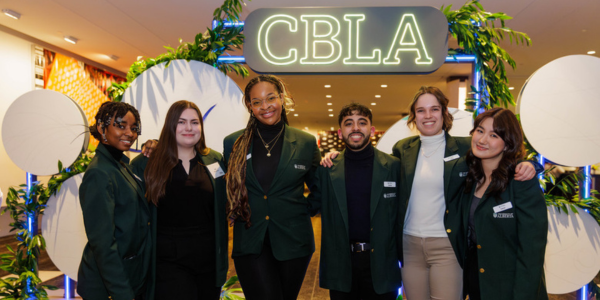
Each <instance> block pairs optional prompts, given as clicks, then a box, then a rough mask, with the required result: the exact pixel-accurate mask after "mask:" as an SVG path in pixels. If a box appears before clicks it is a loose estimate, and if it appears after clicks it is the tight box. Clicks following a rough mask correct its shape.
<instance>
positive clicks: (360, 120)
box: [338, 111, 375, 151]
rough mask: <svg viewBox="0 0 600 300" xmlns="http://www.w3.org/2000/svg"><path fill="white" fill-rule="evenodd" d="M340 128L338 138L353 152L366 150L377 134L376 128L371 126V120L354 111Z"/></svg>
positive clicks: (343, 120)
mask: <svg viewBox="0 0 600 300" xmlns="http://www.w3.org/2000/svg"><path fill="white" fill-rule="evenodd" d="M340 127H341V128H340V129H338V136H339V137H340V138H341V139H342V140H343V141H344V143H346V147H348V149H350V150H352V151H360V150H363V149H365V147H367V145H368V144H369V143H370V142H371V139H370V138H371V136H373V135H374V134H375V127H374V126H371V121H369V118H368V117H365V116H361V115H359V114H358V112H357V111H353V112H352V115H350V116H345V117H344V118H343V119H342V122H341V124H340Z"/></svg>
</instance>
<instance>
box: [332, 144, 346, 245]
mask: <svg viewBox="0 0 600 300" xmlns="http://www.w3.org/2000/svg"><path fill="white" fill-rule="evenodd" d="M345 151H346V150H344V151H342V152H341V153H340V154H339V155H338V156H337V158H336V159H334V163H333V167H331V169H329V175H330V177H331V185H332V186H333V190H334V192H335V198H336V200H337V204H338V206H339V208H340V211H341V213H342V219H343V220H344V226H346V233H348V231H349V227H348V202H347V201H346V174H345V169H344V152H345Z"/></svg>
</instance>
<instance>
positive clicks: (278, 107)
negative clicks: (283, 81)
mask: <svg viewBox="0 0 600 300" xmlns="http://www.w3.org/2000/svg"><path fill="white" fill-rule="evenodd" d="M247 105H249V106H250V109H252V113H253V114H254V116H255V117H256V119H257V120H258V121H260V122H261V123H263V124H265V125H274V124H277V123H278V122H279V121H280V120H281V111H282V109H283V108H282V107H283V106H282V103H281V96H280V93H279V91H277V88H276V87H275V85H273V84H272V83H270V82H264V81H263V82H259V83H257V84H256V85H254V86H253V87H252V89H251V90H250V103H247Z"/></svg>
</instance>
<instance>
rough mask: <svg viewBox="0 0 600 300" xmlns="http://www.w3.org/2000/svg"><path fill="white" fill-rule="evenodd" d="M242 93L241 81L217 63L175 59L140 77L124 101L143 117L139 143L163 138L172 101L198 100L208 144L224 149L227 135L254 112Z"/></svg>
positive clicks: (244, 123) (128, 91)
mask: <svg viewBox="0 0 600 300" xmlns="http://www.w3.org/2000/svg"><path fill="white" fill-rule="evenodd" d="M242 96H243V93H242V91H241V90H240V88H239V87H238V86H237V84H236V83H235V82H234V81H233V80H232V79H231V78H229V77H227V76H225V74H223V73H222V72H221V71H219V70H218V69H216V68H214V67H213V66H210V65H208V64H205V63H202V62H198V61H189V62H188V61H185V60H174V61H171V64H170V65H169V66H168V67H166V68H165V64H164V63H163V64H160V65H157V66H154V67H152V68H150V69H148V70H146V71H145V72H144V73H142V74H141V75H140V76H138V77H137V78H136V79H135V80H134V81H133V82H132V83H131V86H129V88H128V89H127V90H126V91H125V94H124V95H123V102H126V103H129V104H131V105H133V106H134V107H135V108H137V109H138V111H139V113H140V117H141V118H142V135H141V136H140V137H139V140H140V143H138V144H139V145H141V144H142V143H143V142H145V141H146V140H148V139H158V138H159V136H160V132H161V130H162V127H163V124H164V122H165V117H166V116H167V111H168V110H169V107H170V106H171V104H173V103H174V102H177V101H179V100H188V101H191V102H194V103H196V105H198V107H199V108H200V111H201V112H202V114H203V118H204V134H205V137H206V145H207V146H208V147H210V148H212V149H214V150H215V151H217V152H223V138H225V136H227V135H229V134H230V133H232V132H234V131H237V130H240V129H244V128H245V127H246V124H247V123H248V117H249V116H250V114H248V111H247V110H246V107H245V105H244V104H243V101H242ZM132 148H133V147H132ZM138 150H140V149H138Z"/></svg>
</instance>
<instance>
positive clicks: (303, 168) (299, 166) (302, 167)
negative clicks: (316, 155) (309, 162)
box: [294, 164, 306, 170]
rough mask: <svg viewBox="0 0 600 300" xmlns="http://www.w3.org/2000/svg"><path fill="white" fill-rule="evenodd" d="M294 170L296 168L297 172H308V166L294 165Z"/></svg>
mask: <svg viewBox="0 0 600 300" xmlns="http://www.w3.org/2000/svg"><path fill="white" fill-rule="evenodd" d="M294 168H296V169H297V170H306V166H305V165H297V164H294Z"/></svg>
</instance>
